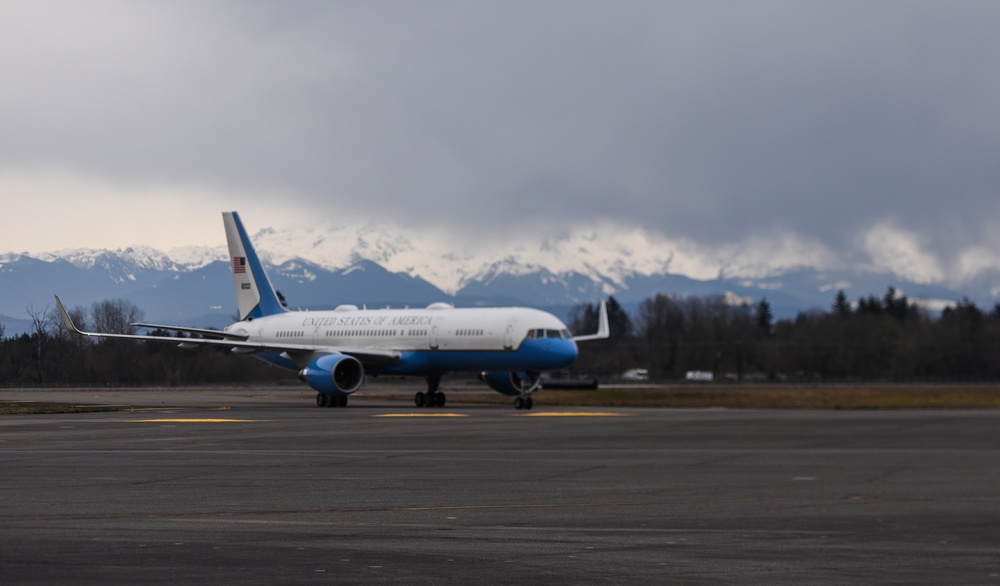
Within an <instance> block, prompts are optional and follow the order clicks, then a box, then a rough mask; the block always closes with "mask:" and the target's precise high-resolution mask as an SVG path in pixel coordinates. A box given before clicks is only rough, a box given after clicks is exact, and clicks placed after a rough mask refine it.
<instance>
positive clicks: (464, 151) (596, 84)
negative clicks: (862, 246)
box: [0, 1, 1000, 255]
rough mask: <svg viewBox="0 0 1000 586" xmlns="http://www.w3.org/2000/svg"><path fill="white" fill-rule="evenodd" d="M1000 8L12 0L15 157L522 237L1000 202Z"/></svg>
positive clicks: (989, 227) (953, 219)
mask: <svg viewBox="0 0 1000 586" xmlns="http://www.w3.org/2000/svg"><path fill="white" fill-rule="evenodd" d="M998 17H1000V5H997V4H995V3H991V2H950V3H941V2H916V1H907V2H902V1H900V2H870V1H864V2H851V1H847V2H837V3H827V2H745V3H739V2H724V3H721V2H720V3H716V2H698V3H690V2H678V3H673V2H659V1H656V2H639V1H635V2H625V3H609V2H580V1H567V2H504V3H467V2H433V3H401V2H384V3H383V2H366V3H350V2H345V3H306V2H303V3H294V4H292V5H288V4H287V3H244V2H239V3H197V2H190V3H184V2H181V3H174V2H165V3H161V4H146V3H143V4H135V3H127V2H121V3H119V2H111V3H96V2H92V3H86V4H80V3H44V4H42V3H34V2H31V3H6V4H4V6H3V7H0V54H3V55H6V56H12V57H13V58H7V59H4V60H3V61H2V62H0V128H3V129H4V132H3V135H2V136H0V170H11V169H42V170H44V169H49V168H55V169H63V170H70V171H75V172H79V173H81V174H86V175H89V176H98V177H102V178H105V179H108V180H111V181H117V182H123V183H127V184H135V185H166V186H169V185H172V184H178V185H199V186H203V187H206V188H208V189H219V190H224V191H226V192H229V193H245V194H247V197H251V198H268V197H272V198H273V197H274V196H275V194H280V195H281V198H282V202H281V203H282V205H285V206H296V205H297V206H303V207H304V208H305V207H308V208H309V209H310V210H312V211H313V212H314V213H317V214H323V215H327V216H331V215H337V214H348V215H352V216H357V217H365V216H374V217H384V218H388V219H392V220H395V221H397V222H401V223H405V222H417V223H419V224H421V225H423V226H437V227H440V228H441V229H446V230H450V231H456V232H462V231H466V230H468V231H469V232H470V233H475V234H478V235H489V236H492V237H495V238H499V237H506V236H508V235H509V236H516V234H517V233H518V231H519V230H538V229H540V227H542V226H551V229H552V230H554V231H561V230H565V229H567V226H570V225H571V224H572V223H573V222H576V221H581V220H587V219H589V218H592V217H594V216H595V215H606V216H608V217H611V218H614V219H616V220H619V221H620V222H622V223H624V224H627V225H638V226H642V227H644V228H647V229H651V230H655V231H659V232H662V233H664V234H668V235H670V236H671V237H687V238H692V239H695V240H698V241H701V242H704V243H706V244H718V243H726V242H734V241H738V240H740V239H741V238H746V237H749V236H751V235H755V234H767V233H768V232H770V231H777V230H782V231H794V232H799V233H801V234H805V235H808V236H811V237H814V238H817V239H819V240H820V241H821V242H824V243H825V244H827V245H828V246H830V247H831V248H834V249H844V248H847V247H850V246H852V243H854V242H856V241H857V239H858V238H859V233H860V232H862V231H864V230H865V229H867V228H868V227H870V226H872V225H873V224H875V223H877V222H880V221H883V220H886V221H892V222H895V223H896V224H897V225H899V226H902V227H903V228H905V229H908V230H911V231H915V232H917V233H919V234H921V235H922V237H923V238H924V239H925V240H926V241H927V242H928V243H930V246H931V247H932V248H933V249H934V251H936V252H937V253H939V254H941V255H949V254H955V253H956V252H957V251H958V250H960V249H962V248H964V247H967V246H971V245H973V244H976V243H981V242H982V240H983V239H984V238H987V236H988V234H990V233H991V232H992V231H993V230H994V229H995V227H996V223H997V221H996V219H995V218H997V217H998V216H997V212H998V211H1000V208H998V206H1000V204H998V203H997V202H998V201H1000V198H997V193H996V192H997V187H996V186H997V185H1000V182H998V180H1000V166H998V165H997V164H996V163H995V161H994V160H993V159H994V158H995V155H994V153H996V152H998V148H997V147H998V146H1000V144H998V142H1000V132H998V131H1000V128H998V126H1000V125H998V122H1000V113H998V110H997V108H996V104H995V102H996V96H998V95H1000V69H998V68H997V67H996V63H998V62H1000V42H998V41H997V40H996V38H997V37H996V34H995V31H994V30H993V29H994V28H995V23H996V22H998V21H1000V18H998Z"/></svg>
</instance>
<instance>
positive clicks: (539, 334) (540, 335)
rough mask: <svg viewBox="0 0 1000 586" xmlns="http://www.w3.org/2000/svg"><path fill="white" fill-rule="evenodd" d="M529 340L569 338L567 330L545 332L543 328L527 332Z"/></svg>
mask: <svg viewBox="0 0 1000 586" xmlns="http://www.w3.org/2000/svg"><path fill="white" fill-rule="evenodd" d="M527 337H528V339H529V340H541V339H544V338H556V339H565V338H569V337H570V334H569V330H547V329H544V328H536V329H534V330H528V336H527Z"/></svg>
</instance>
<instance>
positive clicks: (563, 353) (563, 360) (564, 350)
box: [551, 340, 580, 368]
mask: <svg viewBox="0 0 1000 586" xmlns="http://www.w3.org/2000/svg"><path fill="white" fill-rule="evenodd" d="M551 350H552V359H553V360H554V361H557V362H558V365H556V366H553V367H552V368H562V367H564V366H569V365H570V364H573V363H574V362H576V357H577V356H579V355H580V350H579V349H578V348H577V347H576V342H574V341H573V340H552V348H551Z"/></svg>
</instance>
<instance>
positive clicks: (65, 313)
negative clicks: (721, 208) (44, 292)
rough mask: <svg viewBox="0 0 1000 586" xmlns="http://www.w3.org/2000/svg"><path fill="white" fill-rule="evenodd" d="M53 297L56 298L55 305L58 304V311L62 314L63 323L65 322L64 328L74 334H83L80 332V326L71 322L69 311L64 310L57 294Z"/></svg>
mask: <svg viewBox="0 0 1000 586" xmlns="http://www.w3.org/2000/svg"><path fill="white" fill-rule="evenodd" d="M54 297H55V298H56V305H58V306H59V313H61V314H62V318H63V323H65V324H66V329H68V330H69V331H71V332H73V333H74V334H83V333H84V332H81V331H80V328H78V327H76V324H75V323H73V318H71V317H70V316H69V312H68V311H66V307H65V306H64V305H63V304H62V301H60V300H59V296H58V295H54Z"/></svg>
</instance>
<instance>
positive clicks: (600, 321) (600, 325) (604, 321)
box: [573, 299, 611, 342]
mask: <svg viewBox="0 0 1000 586" xmlns="http://www.w3.org/2000/svg"><path fill="white" fill-rule="evenodd" d="M610 335H611V327H610V326H609V325H608V304H607V302H606V301H604V300H603V299H602V300H601V310H600V313H599V315H598V316H597V333H596V334H587V335H584V336H573V339H574V340H575V341H577V342H588V341H590V340H604V339H606V338H607V337H608V336H610Z"/></svg>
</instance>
